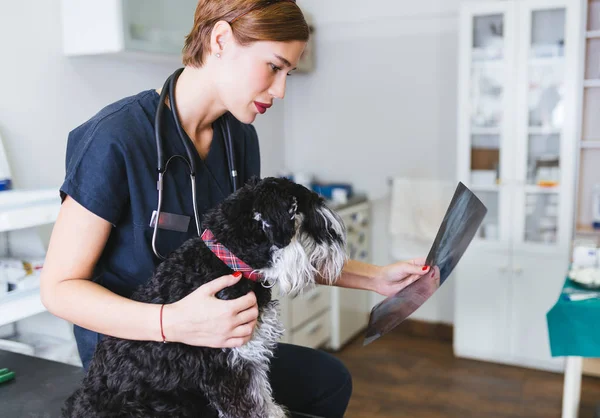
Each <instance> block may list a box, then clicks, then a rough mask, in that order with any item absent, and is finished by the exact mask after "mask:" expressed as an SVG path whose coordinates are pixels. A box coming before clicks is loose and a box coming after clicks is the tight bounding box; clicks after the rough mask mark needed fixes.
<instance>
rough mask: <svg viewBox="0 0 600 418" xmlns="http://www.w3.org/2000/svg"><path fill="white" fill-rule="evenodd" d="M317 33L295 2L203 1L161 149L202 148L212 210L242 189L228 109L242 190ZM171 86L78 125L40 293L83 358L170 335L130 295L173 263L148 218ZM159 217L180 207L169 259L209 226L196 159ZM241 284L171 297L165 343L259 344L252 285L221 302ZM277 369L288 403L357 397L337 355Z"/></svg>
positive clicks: (359, 275)
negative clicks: (200, 225) (261, 138)
mask: <svg viewBox="0 0 600 418" xmlns="http://www.w3.org/2000/svg"><path fill="white" fill-rule="evenodd" d="M308 36H309V31H308V27H307V24H306V22H305V20H304V17H303V15H302V12H301V11H300V9H299V8H298V6H297V5H296V4H295V2H294V1H291V0H278V1H277V0H275V1H272V0H200V1H199V4H198V6H197V10H196V13H195V16H194V25H193V28H192V30H191V32H190V33H189V36H188V37H187V38H186V40H185V47H184V50H183V64H184V71H183V72H182V73H181V75H180V76H179V78H178V80H177V82H176V85H175V89H174V96H175V99H176V100H175V103H176V106H175V108H176V110H177V111H178V116H179V121H180V124H181V127H182V130H183V132H181V133H178V131H177V129H176V125H175V123H174V119H173V117H172V116H171V112H170V111H169V108H166V109H167V110H166V111H165V112H164V114H163V125H164V126H163V142H164V144H163V154H164V156H165V159H168V158H169V157H170V156H173V155H183V156H186V155H187V154H186V150H185V147H184V146H183V145H182V142H181V140H180V136H179V135H180V134H181V135H183V137H184V138H185V140H186V141H189V144H192V145H193V147H191V148H192V149H193V151H194V152H193V155H192V157H193V159H194V160H195V161H194V162H195V164H196V176H195V180H194V181H195V186H196V189H195V191H194V193H195V195H196V197H197V211H198V213H199V214H200V219H201V218H202V214H203V213H204V212H205V211H206V210H208V209H209V208H211V207H213V206H214V205H216V204H217V203H218V202H220V201H221V200H222V199H224V198H225V197H226V196H227V195H228V194H229V193H231V192H232V184H231V183H232V182H231V178H230V171H229V169H228V167H229V163H228V158H227V152H226V149H227V146H226V145H227V144H226V143H227V141H225V140H224V133H225V132H226V130H222V129H221V126H222V125H221V122H222V121H223V118H224V115H227V114H230V115H232V116H233V117H231V118H229V119H230V122H229V124H228V126H229V130H230V132H231V138H232V150H233V151H232V153H233V158H234V163H235V167H236V170H237V181H238V184H240V185H241V184H243V183H244V182H245V181H246V180H247V179H248V178H249V177H250V176H252V175H259V174H260V154H259V143H258V138H257V134H256V131H255V129H254V127H253V126H252V125H251V123H252V122H253V121H254V120H255V118H256V117H257V116H258V115H259V114H263V113H265V112H266V111H267V109H268V108H269V107H271V105H273V103H274V101H275V100H281V99H283V97H284V94H285V88H286V80H287V77H288V74H290V73H293V70H294V67H295V66H296V65H297V63H298V60H299V58H300V56H301V54H302V52H303V50H304V47H305V44H306V41H307V39H308ZM155 87H157V86H155ZM165 88H166V87H165ZM161 90H162V89H158V90H155V89H149V90H146V91H143V92H140V93H139V94H136V95H134V96H131V97H127V98H124V99H122V100H119V101H118V102H116V103H113V104H110V105H108V106H107V107H105V108H104V109H102V110H101V111H100V112H99V113H97V114H96V115H95V116H93V117H92V118H91V119H90V120H88V121H87V122H85V123H83V124H82V125H81V126H79V127H77V128H75V129H74V130H73V131H72V132H70V134H69V138H68V145H67V149H66V176H65V180H64V183H63V185H62V187H61V189H60V191H61V196H62V198H63V203H62V207H61V210H60V214H59V216H58V220H57V222H56V224H55V226H54V230H53V233H52V237H51V240H50V246H49V250H48V253H47V258H46V262H45V265H44V269H43V274H42V300H43V303H44V305H45V306H46V307H47V308H48V310H49V311H50V312H52V313H53V314H55V315H57V316H59V317H62V318H64V319H66V320H68V321H70V322H72V323H74V324H75V336H76V340H77V345H78V349H79V353H80V356H81V360H82V362H83V364H84V367H87V365H88V363H89V361H90V359H91V357H92V355H93V352H94V348H95V346H96V343H97V342H98V341H99V339H100V338H101V336H102V335H112V336H115V337H119V338H124V339H131V340H152V341H162V335H161V331H160V324H159V311H160V306H159V305H153V304H145V303H138V302H134V301H132V300H130V299H129V297H130V295H131V293H132V292H133V290H134V289H135V288H136V286H137V285H139V284H141V283H144V282H145V281H146V280H148V279H149V278H150V276H151V274H152V272H153V270H154V268H155V266H156V265H157V264H158V263H159V262H160V261H161V260H160V258H159V257H157V255H156V253H155V251H154V248H153V239H152V238H153V230H154V228H152V227H150V226H149V223H150V220H151V216H152V213H153V211H155V210H156V208H157V187H156V186H157V145H156V139H155V129H154V126H155V125H154V124H155V115H156V111H157V108H158V106H159V98H160V96H159V93H160V92H161ZM166 102H167V106H170V101H168V100H166ZM161 212H162V213H163V214H171V215H173V216H166V217H165V218H166V219H165V221H164V224H161V227H160V232H159V239H157V240H156V250H157V252H158V253H159V254H166V253H168V252H169V251H170V250H173V249H175V248H177V247H178V246H179V245H180V244H181V243H183V242H184V240H186V239H188V238H191V237H193V236H195V235H196V233H197V232H196V222H195V219H194V205H193V199H192V192H191V178H190V175H189V168H188V166H187V165H186V163H184V162H182V159H179V158H177V159H175V160H173V161H171V162H170V163H169V166H168V169H167V172H166V174H165V177H164V184H163V204H162V209H161ZM176 215H179V216H176ZM181 231H184V232H181ZM422 262H423V261H422V260H415V261H412V262H407V263H397V264H393V265H389V266H385V267H377V266H373V265H369V264H363V263H359V262H355V261H350V262H348V264H347V265H346V266H345V269H344V272H343V274H342V276H341V277H340V279H339V281H338V282H337V285H338V286H343V287H350V288H357V289H366V290H372V291H375V292H378V293H380V294H382V295H391V294H393V293H395V292H397V291H398V290H400V289H402V288H404V287H405V286H407V285H408V284H409V283H411V282H412V281H414V280H416V279H418V278H419V277H421V276H422V275H423V274H427V273H428V268H427V267H423V266H422V264H421V263H422ZM237 280H239V278H238V277H234V276H224V277H221V278H219V279H217V280H215V281H213V282H211V283H209V284H207V285H204V286H202V287H200V288H199V289H197V290H196V291H195V292H193V293H192V294H190V295H188V296H187V297H184V298H183V299H181V300H180V301H178V302H176V303H173V304H171V305H167V306H165V308H164V312H163V314H164V317H163V321H164V322H163V328H164V334H165V337H166V339H167V340H168V341H170V342H181V343H185V344H190V345H196V346H208V347H237V346H240V345H242V344H244V343H245V342H247V341H248V340H249V339H250V335H251V332H252V330H253V328H254V326H255V325H256V317H257V314H258V312H257V308H256V299H255V296H254V294H253V293H250V294H248V295H247V296H244V297H242V298H240V299H238V300H233V301H221V300H219V299H217V298H215V293H216V292H218V291H219V290H220V289H222V288H224V287H227V286H230V285H232V284H234V283H235V282H236V281H237ZM270 378H271V382H272V387H273V390H274V396H275V399H276V400H277V402H278V403H281V404H283V405H285V406H287V407H288V408H289V409H291V410H295V411H298V412H302V413H307V414H313V415H317V416H322V417H341V416H342V415H343V414H344V411H345V409H346V407H347V404H348V401H349V399H350V395H351V392H352V382H351V377H350V374H349V372H348V371H347V370H346V368H345V367H344V366H343V364H342V363H341V362H340V361H338V360H337V359H336V358H335V357H333V356H331V355H328V354H326V353H323V352H321V351H317V350H312V349H308V348H303V347H297V346H293V345H285V344H281V345H280V346H279V348H278V349H277V352H276V354H275V358H274V359H273V361H272V368H271V375H270Z"/></svg>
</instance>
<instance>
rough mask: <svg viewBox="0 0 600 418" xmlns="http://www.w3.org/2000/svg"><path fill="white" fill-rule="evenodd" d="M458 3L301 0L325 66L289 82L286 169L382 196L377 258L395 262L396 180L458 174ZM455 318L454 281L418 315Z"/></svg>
mask: <svg viewBox="0 0 600 418" xmlns="http://www.w3.org/2000/svg"><path fill="white" fill-rule="evenodd" d="M458 4H459V1H458V0H429V1H420V2H409V1H397V0H387V1H379V2H376V3H374V2H364V1H358V0H328V1H319V0H304V1H302V2H301V5H302V7H303V8H304V9H305V11H306V12H307V13H308V14H310V15H312V17H313V19H314V22H315V26H316V33H315V41H316V54H317V55H316V65H317V70H316V71H315V72H314V73H312V74H310V75H307V76H305V75H299V76H294V77H292V78H291V79H290V83H289V85H290V88H289V92H288V97H287V98H286V108H285V137H286V148H285V153H286V165H287V166H288V167H289V168H290V169H291V170H298V171H304V172H311V173H314V174H315V175H316V177H317V178H319V179H320V180H323V181H347V182H351V183H352V184H353V185H354V187H355V188H356V189H357V190H358V191H359V192H365V193H367V194H368V195H369V197H370V198H371V199H373V218H374V223H373V238H374V239H373V250H374V254H373V256H374V259H373V262H374V263H375V264H380V265H383V264H387V263H389V262H392V261H394V260H393V259H392V258H391V256H390V253H389V249H390V240H389V237H388V234H387V222H388V219H389V186H388V183H387V180H388V178H389V177H390V176H414V177H427V178H438V179H448V178H455V176H456V163H455V159H456V103H457V91H456V83H457V65H458V64H457V47H458V45H457V38H458ZM407 204H410V202H407ZM427 251H428V249H423V254H422V256H423V257H424V256H426V255H427V254H426V252H427ZM453 316H454V284H453V280H449V281H447V282H446V283H445V284H444V287H442V289H440V291H439V292H437V293H436V295H434V297H432V299H431V300H429V301H428V302H427V303H426V304H425V305H423V307H421V308H420V309H419V310H418V311H417V312H416V313H415V314H414V316H413V317H414V318H417V319H422V320H428V321H434V322H437V321H440V322H446V323H452V322H453Z"/></svg>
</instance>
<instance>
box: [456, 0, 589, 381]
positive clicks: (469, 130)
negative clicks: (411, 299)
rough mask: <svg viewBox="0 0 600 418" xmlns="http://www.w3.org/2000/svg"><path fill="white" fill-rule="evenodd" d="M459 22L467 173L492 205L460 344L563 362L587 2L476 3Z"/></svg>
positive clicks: (465, 274) (461, 135)
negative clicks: (561, 330)
mask: <svg viewBox="0 0 600 418" xmlns="http://www.w3.org/2000/svg"><path fill="white" fill-rule="evenodd" d="M459 27H460V38H459V50H460V55H459V88H458V92H459V106H458V147H459V148H458V177H459V180H460V181H463V182H464V183H465V184H466V185H467V186H469V188H471V190H473V192H474V193H475V194H476V195H478V196H479V198H480V199H481V200H482V201H483V202H484V204H485V205H486V206H487V207H488V215H487V216H486V218H485V219H484V222H483V224H482V227H481V228H480V230H479V231H478V234H477V236H476V238H475V240H474V241H473V243H472V244H471V247H470V248H469V250H468V251H467V253H466V254H465V256H464V258H463V260H461V262H460V263H459V265H458V267H457V270H456V276H455V277H456V307H455V315H456V317H455V323H454V328H455V340H454V349H455V353H456V354H457V355H458V356H461V357H473V358H478V359H483V360H490V361H498V362H503V363H511V364H518V365H523V366H530V367H540V368H545V369H560V367H561V361H560V360H558V359H552V358H551V357H550V348H549V345H548V337H547V330H546V322H545V315H546V312H547V311H548V309H550V307H551V306H552V304H553V303H554V302H555V301H556V297H557V296H558V294H559V292H560V288H561V285H562V283H563V281H564V278H565V274H566V272H567V267H568V259H569V257H568V254H569V249H570V242H571V237H572V233H573V227H572V219H573V206H574V205H573V201H574V187H573V184H574V181H575V149H576V142H577V138H576V123H575V122H576V92H577V77H573V76H572V75H573V74H577V73H578V71H579V70H580V66H581V64H580V63H581V57H580V40H579V34H580V32H582V22H581V5H580V4H579V2H576V1H569V0H559V1H554V0H545V1H541V0H522V1H502V2H496V1H495V2H476V3H475V2H469V3H465V4H463V5H462V7H461V14H460V25H459Z"/></svg>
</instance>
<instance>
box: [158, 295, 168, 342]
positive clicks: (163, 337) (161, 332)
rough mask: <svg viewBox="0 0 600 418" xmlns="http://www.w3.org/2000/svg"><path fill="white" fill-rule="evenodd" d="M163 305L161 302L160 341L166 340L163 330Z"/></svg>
mask: <svg viewBox="0 0 600 418" xmlns="http://www.w3.org/2000/svg"><path fill="white" fill-rule="evenodd" d="M164 307H165V304H164V303H163V304H162V305H160V335H161V337H162V340H163V341H162V342H163V343H166V342H167V338H166V337H165V333H164V331H163V320H162V318H163V309H164Z"/></svg>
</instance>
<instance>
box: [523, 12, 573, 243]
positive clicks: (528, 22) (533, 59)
mask: <svg viewBox="0 0 600 418" xmlns="http://www.w3.org/2000/svg"><path fill="white" fill-rule="evenodd" d="M537 4H540V5H543V4H546V5H547V4H548V3H547V2H546V3H542V2H537ZM546 5H543V6H537V7H536V6H535V2H534V5H529V7H527V6H525V7H524V10H522V13H521V14H520V18H521V19H522V22H523V23H522V26H521V28H520V29H521V31H520V33H521V39H522V46H521V48H522V49H521V50H520V65H519V71H518V72H519V74H520V75H519V81H518V83H517V85H518V86H519V88H520V90H519V92H518V94H519V100H518V105H517V106H518V110H519V111H518V113H519V114H518V115H517V121H518V122H517V123H518V126H517V130H516V132H517V135H516V138H515V139H516V141H515V147H516V149H515V156H516V180H517V181H516V187H517V193H516V196H515V197H516V202H515V203H516V205H517V206H516V207H515V214H518V218H519V219H518V220H517V222H516V223H515V227H516V229H515V234H516V235H517V236H516V237H515V238H516V239H517V242H520V243H524V244H538V245H541V246H548V245H551V246H555V245H556V244H558V242H559V238H560V235H561V231H560V230H559V226H560V225H565V221H566V222H567V223H568V222H569V221H568V220H565V219H561V213H562V211H561V201H562V200H563V199H562V198H563V196H562V195H561V190H563V191H564V190H565V189H568V188H569V187H572V185H571V184H567V185H566V187H564V188H563V187H562V186H564V185H563V184H562V182H563V180H564V179H565V177H564V176H563V171H564V170H565V162H566V158H565V153H564V150H565V145H566V144H565V143H564V141H571V140H572V138H570V137H568V138H566V137H565V136H564V135H563V131H564V128H565V123H566V117H567V112H566V103H565V102H566V95H567V93H566V91H567V89H568V88H569V87H568V86H567V85H566V78H565V74H566V60H565V48H567V47H571V48H573V46H571V45H566V42H565V36H566V18H567V10H566V8H565V6H560V5H558V4H557V6H555V7H552V6H546Z"/></svg>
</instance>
